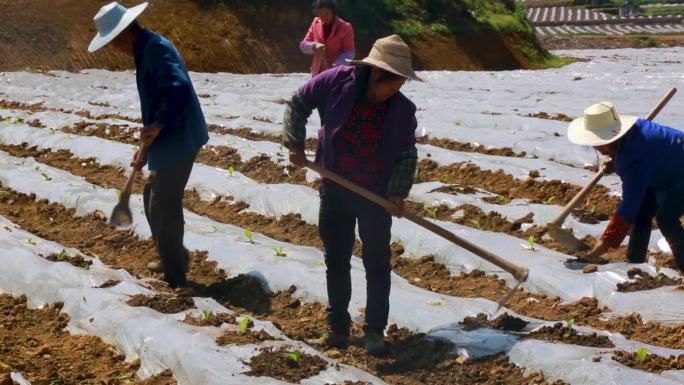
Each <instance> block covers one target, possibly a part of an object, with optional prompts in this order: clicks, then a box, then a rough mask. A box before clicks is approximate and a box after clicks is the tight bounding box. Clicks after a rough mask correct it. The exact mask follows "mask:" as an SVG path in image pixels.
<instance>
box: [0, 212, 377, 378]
mask: <svg viewBox="0 0 684 385" xmlns="http://www.w3.org/2000/svg"><path fill="white" fill-rule="evenodd" d="M0 227H2V229H0V239H2V245H3V249H2V251H0V263H2V266H3V268H2V269H1V270H0V291H1V292H4V293H9V294H13V295H21V294H25V295H27V297H28V298H29V300H30V301H29V304H30V305H32V306H36V307H37V306H42V305H43V304H46V303H53V302H57V301H60V302H63V303H64V307H63V311H64V312H66V313H67V314H68V315H69V317H70V321H69V325H68V330H69V331H70V332H71V333H74V334H88V335H93V336H97V337H99V338H101V339H103V340H104V341H107V342H109V343H111V344H112V345H114V346H116V347H117V348H118V349H119V350H120V351H121V352H123V353H124V354H125V355H126V357H127V359H128V360H132V359H135V358H140V360H141V367H140V370H139V375H140V376H141V377H143V378H147V377H149V376H152V375H154V374H157V373H159V372H161V371H163V370H165V369H167V368H169V369H171V370H172V371H173V374H174V376H175V378H176V379H177V380H178V383H179V384H181V385H184V384H188V385H190V384H197V385H205V384H216V385H219V384H221V385H223V384H236V385H237V384H245V383H250V384H285V383H286V382H282V381H277V380H274V379H272V378H256V377H248V376H246V375H244V374H242V373H244V372H246V371H249V367H248V366H247V365H246V364H245V363H244V362H248V361H249V359H250V357H252V356H254V355H256V354H258V350H259V348H260V347H280V346H283V347H287V348H288V349H300V350H301V351H303V352H305V353H308V354H314V355H318V356H320V357H322V358H324V359H325V360H326V361H327V362H330V363H332V361H331V360H330V359H328V358H326V357H325V356H323V355H321V354H320V353H318V352H316V351H315V350H314V349H312V348H310V347H308V346H306V345H304V344H302V343H300V342H295V341H291V340H289V339H288V338H287V337H285V336H284V335H283V334H282V333H280V332H279V331H278V329H277V328H275V327H274V326H273V325H272V324H270V323H268V322H262V321H257V322H255V326H254V328H255V330H259V329H264V330H266V331H267V332H268V333H269V334H271V335H272V336H274V337H276V338H279V339H281V341H273V342H264V343H262V344H259V345H242V346H238V345H229V346H225V347H219V346H217V345H216V344H215V342H214V339H215V338H216V337H217V336H218V335H219V334H220V332H221V329H234V330H237V326H235V325H224V326H223V327H222V328H221V329H218V328H213V327H194V326H190V325H187V324H185V323H182V322H181V320H182V319H184V318H185V314H189V313H195V314H196V313H198V312H200V311H201V310H204V309H211V310H213V311H214V312H215V313H218V312H222V313H231V312H230V311H229V310H228V309H226V308H224V307H222V306H220V305H219V304H217V303H215V302H214V301H212V300H207V299H199V298H198V299H197V300H196V303H195V304H196V306H197V307H198V309H193V310H192V311H187V312H184V313H181V314H174V315H166V314H161V313H158V312H156V311H154V310H152V309H149V308H145V307H131V306H128V305H127V304H126V301H127V300H128V298H129V296H131V295H135V294H151V293H152V292H151V291H150V290H149V289H146V288H144V287H141V286H139V285H138V284H137V283H136V281H135V279H134V278H132V277H131V276H130V275H129V274H128V273H127V272H125V271H123V270H116V271H115V270H111V269H109V268H107V267H105V266H103V265H102V264H101V263H100V262H99V261H98V260H95V261H94V262H95V263H94V265H93V266H92V267H91V268H90V269H89V270H84V269H80V268H77V267H74V266H72V265H70V264H68V263H65V262H50V261H47V260H46V259H43V258H41V257H39V254H44V255H47V254H50V253H59V252H60V250H62V247H61V246H60V245H58V244H55V243H53V242H49V241H46V240H43V239H39V238H36V237H35V236H33V235H31V234H30V233H27V232H25V231H23V230H21V229H20V228H18V227H16V226H15V225H14V224H12V223H11V222H9V221H8V220H7V219H5V218H3V217H0ZM7 229H10V230H7ZM27 239H31V240H32V242H31V243H28V242H27ZM69 252H70V253H71V254H75V253H78V252H77V251H76V250H69ZM109 279H117V280H121V281H122V282H121V283H120V284H118V285H117V286H114V287H111V288H107V289H100V288H97V287H98V286H99V285H101V284H102V283H104V282H106V281H107V280H109ZM344 380H350V381H370V382H372V383H374V384H379V383H382V381H380V380H379V379H377V378H375V377H373V376H371V375H369V374H367V373H364V372H362V371H361V370H358V369H356V368H352V367H349V366H346V365H341V366H340V367H339V369H337V368H335V367H334V365H330V366H329V367H328V369H326V370H325V371H323V372H322V373H320V374H318V375H316V376H315V377H311V378H309V379H306V380H303V381H302V383H303V384H311V385H314V384H317V385H323V384H328V383H330V382H341V381H344Z"/></svg>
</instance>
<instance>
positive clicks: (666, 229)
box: [568, 102, 684, 270]
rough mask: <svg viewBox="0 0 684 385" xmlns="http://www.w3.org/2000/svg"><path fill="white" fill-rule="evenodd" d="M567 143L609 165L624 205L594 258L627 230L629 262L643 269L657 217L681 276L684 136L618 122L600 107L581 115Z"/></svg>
mask: <svg viewBox="0 0 684 385" xmlns="http://www.w3.org/2000/svg"><path fill="white" fill-rule="evenodd" d="M568 138H569V139H570V141H571V142H573V143H575V144H579V145H583V146H592V147H594V148H596V149H597V150H598V151H599V152H601V154H603V155H606V156H609V157H611V158H612V159H613V162H614V168H615V172H616V173H617V174H618V175H619V176H620V178H621V179H622V183H623V185H622V202H621V203H620V206H619V207H618V209H617V211H616V213H615V214H614V215H613V216H612V217H611V220H610V224H609V225H608V227H607V228H606V230H605V232H604V233H603V235H602V236H601V238H600V240H599V242H598V244H597V245H596V246H595V247H594V249H593V250H592V251H591V252H590V253H589V254H588V256H587V257H588V258H597V257H599V256H601V255H602V254H604V253H605V252H606V251H608V250H609V249H610V248H611V247H612V248H617V247H619V246H620V244H621V243H622V241H623V240H624V239H625V237H626V236H627V234H628V233H629V232H630V230H631V236H630V239H629V247H628V250H627V257H628V259H629V262H632V263H643V262H644V261H645V260H646V252H647V250H648V244H649V240H650V237H651V223H652V221H653V218H654V217H655V219H656V222H657V224H658V227H659V228H660V231H661V232H662V233H663V235H664V236H665V239H666V240H667V242H668V243H669V245H670V248H671V249H672V252H673V254H674V256H675V259H676V262H677V265H678V266H679V268H680V269H682V270H684V228H682V223H681V222H680V218H681V217H682V215H684V133H683V132H682V131H679V130H676V129H674V128H670V127H665V126H661V125H658V124H656V123H652V122H650V121H648V120H644V119H639V118H637V117H634V116H620V115H618V113H617V112H616V111H615V107H614V106H613V105H612V104H610V103H608V102H602V103H598V104H594V105H593V106H591V107H589V108H587V109H586V110H585V111H584V117H583V118H579V119H575V120H574V121H573V122H572V123H571V124H570V126H569V128H568Z"/></svg>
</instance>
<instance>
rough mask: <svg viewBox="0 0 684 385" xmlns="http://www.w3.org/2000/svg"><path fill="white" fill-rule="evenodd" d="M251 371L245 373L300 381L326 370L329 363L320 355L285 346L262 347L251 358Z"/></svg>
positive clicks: (295, 381) (248, 363)
mask: <svg viewBox="0 0 684 385" xmlns="http://www.w3.org/2000/svg"><path fill="white" fill-rule="evenodd" d="M245 364H247V365H249V367H250V368H251V370H250V371H248V372H246V373H245V374H246V375H248V376H252V377H272V378H276V379H279V380H282V381H289V382H294V383H300V382H301V381H302V380H304V379H307V378H310V377H313V376H315V375H317V374H319V373H320V372H322V371H324V370H325V369H326V368H327V366H328V363H327V362H326V361H325V360H323V359H322V358H320V357H318V356H312V355H309V354H306V353H301V352H299V351H296V350H295V349H294V348H293V349H292V350H287V349H285V348H281V349H277V350H276V349H262V350H261V353H259V355H257V356H254V357H252V358H251V360H250V361H249V362H246V363H245Z"/></svg>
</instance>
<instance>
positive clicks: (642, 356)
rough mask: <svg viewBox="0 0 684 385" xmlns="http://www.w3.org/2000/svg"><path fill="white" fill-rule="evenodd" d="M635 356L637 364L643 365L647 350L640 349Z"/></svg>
mask: <svg viewBox="0 0 684 385" xmlns="http://www.w3.org/2000/svg"><path fill="white" fill-rule="evenodd" d="M636 356H637V359H638V360H639V362H641V363H642V364H643V363H644V361H646V359H647V358H648V349H646V348H641V349H639V350H637V351H636Z"/></svg>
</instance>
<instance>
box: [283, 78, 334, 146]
mask: <svg viewBox="0 0 684 385" xmlns="http://www.w3.org/2000/svg"><path fill="white" fill-rule="evenodd" d="M338 73H339V71H337V70H331V71H326V72H323V73H322V74H320V75H318V76H316V77H314V78H313V79H311V80H309V81H308V82H306V84H304V85H303V86H302V87H301V88H300V89H299V91H297V93H296V94H295V95H294V96H293V97H292V99H290V101H289V102H288V103H287V105H286V106H285V115H284V117H283V146H285V147H287V148H289V149H303V148H304V141H305V139H306V122H307V121H308V119H309V116H311V113H312V112H313V110H315V109H317V108H324V107H325V105H326V102H327V100H328V94H330V90H331V89H332V87H333V84H334V83H335V80H336V78H337V76H338Z"/></svg>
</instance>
